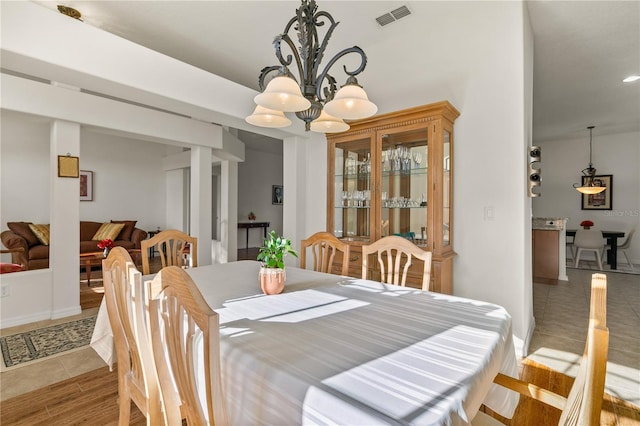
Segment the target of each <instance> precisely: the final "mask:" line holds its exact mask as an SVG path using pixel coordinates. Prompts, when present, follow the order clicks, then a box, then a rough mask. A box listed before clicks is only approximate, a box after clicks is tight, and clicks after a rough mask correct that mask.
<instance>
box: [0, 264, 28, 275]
mask: <svg viewBox="0 0 640 426" xmlns="http://www.w3.org/2000/svg"><path fill="white" fill-rule="evenodd" d="M20 271H24V268H23V267H22V265H16V264H15V263H0V274H8V273H11V272H20Z"/></svg>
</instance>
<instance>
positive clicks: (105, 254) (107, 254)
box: [102, 247, 109, 257]
mask: <svg viewBox="0 0 640 426" xmlns="http://www.w3.org/2000/svg"><path fill="white" fill-rule="evenodd" d="M107 256H109V247H105V248H104V250H103V251H102V257H107Z"/></svg>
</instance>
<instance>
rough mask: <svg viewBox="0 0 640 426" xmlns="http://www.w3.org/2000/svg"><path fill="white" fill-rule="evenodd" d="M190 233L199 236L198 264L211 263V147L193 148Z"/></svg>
mask: <svg viewBox="0 0 640 426" xmlns="http://www.w3.org/2000/svg"><path fill="white" fill-rule="evenodd" d="M190 193H191V203H190V204H191V215H190V218H191V220H190V225H191V226H190V229H189V234H190V235H191V236H193V237H196V238H198V265H199V266H204V265H211V240H212V238H211V148H209V147H203V146H194V147H192V148H191V191H190Z"/></svg>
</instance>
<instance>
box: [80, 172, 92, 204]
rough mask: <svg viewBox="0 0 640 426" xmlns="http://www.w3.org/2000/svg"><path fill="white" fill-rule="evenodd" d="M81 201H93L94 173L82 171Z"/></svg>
mask: <svg viewBox="0 0 640 426" xmlns="http://www.w3.org/2000/svg"><path fill="white" fill-rule="evenodd" d="M80 201H93V172H90V171H88V170H80Z"/></svg>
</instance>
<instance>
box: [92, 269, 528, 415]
mask: <svg viewBox="0 0 640 426" xmlns="http://www.w3.org/2000/svg"><path fill="white" fill-rule="evenodd" d="M259 269H260V264H259V263H258V262H255V261H239V262H230V263H225V264H215V265H208V266H201V267H196V268H191V269H187V270H186V271H187V272H188V274H189V275H190V276H191V278H192V279H193V280H194V282H195V283H196V285H197V287H198V289H199V290H200V292H201V293H202V295H203V297H204V298H205V300H206V301H207V303H208V304H209V306H210V307H211V308H212V309H213V310H214V311H216V313H217V314H218V315H219V324H220V328H219V331H220V366H221V372H222V387H223V393H224V398H225V402H226V408H227V416H228V419H229V423H230V424H235V425H297V424H314V425H318V424H334V425H335V424H340V425H399V424H419V425H468V424H470V421H471V420H472V419H473V417H474V416H475V414H476V413H477V412H478V410H479V409H480V407H481V405H482V404H485V405H486V406H487V407H489V408H491V409H492V410H494V411H495V412H497V413H499V414H502V415H503V416H506V417H511V416H512V415H513V411H514V410H515V407H516V405H517V403H518V395H517V394H516V393H514V392H511V391H508V390H506V389H505V388H502V387H500V386H498V385H496V384H494V383H493V379H494V377H495V376H496V374H497V373H498V372H501V373H503V374H506V375H509V376H512V377H518V367H517V361H516V356H515V349H514V344H513V336H512V331H511V317H510V315H509V313H508V312H507V311H506V310H505V309H504V308H503V307H501V306H498V305H495V304H492V303H488V302H483V301H478V300H472V299H466V298H462V297H456V296H450V295H445V294H439V293H434V292H427V291H422V290H418V289H414V288H408V287H400V286H394V285H388V284H383V283H380V282H376V281H371V280H363V279H357V278H351V277H345V276H340V275H332V274H327V273H321V272H315V271H311V270H306V269H299V268H295V267H290V266H287V268H286V285H285V288H284V291H283V293H281V294H277V295H264V294H262V292H261V290H260V284H259V279H258V272H259ZM150 278H151V277H150V276H144V277H143V279H150ZM91 346H92V347H93V348H94V349H95V350H96V352H98V354H99V355H100V356H101V357H102V358H103V359H104V360H105V361H106V362H107V363H108V364H109V365H112V364H113V362H115V350H114V347H113V338H112V336H111V329H110V326H109V321H108V315H107V312H106V305H105V303H104V300H103V303H102V305H101V307H100V309H99V312H98V318H97V321H96V328H95V330H94V334H93V338H92V342H91Z"/></svg>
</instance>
